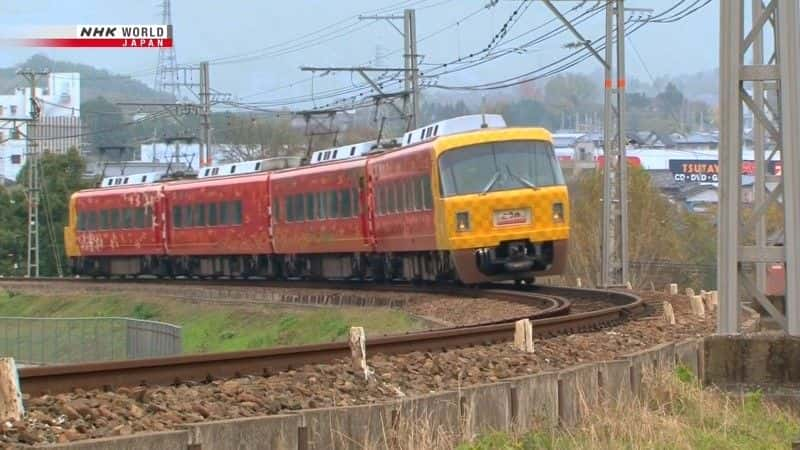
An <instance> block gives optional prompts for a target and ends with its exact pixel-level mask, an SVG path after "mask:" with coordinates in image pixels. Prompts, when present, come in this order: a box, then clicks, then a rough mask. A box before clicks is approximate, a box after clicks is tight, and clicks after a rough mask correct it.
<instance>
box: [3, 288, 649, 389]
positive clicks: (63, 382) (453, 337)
mask: <svg viewBox="0 0 800 450" xmlns="http://www.w3.org/2000/svg"><path fill="white" fill-rule="evenodd" d="M28 281H30V280H28ZM312 284H313V283H312ZM345 284H350V283H345ZM303 285H304V287H309V288H310V287H312V286H310V285H309V284H308V283H303ZM331 285H340V287H341V283H333V284H331V283H326V284H325V286H331ZM319 286H320V284H316V285H315V286H313V287H316V288H319ZM327 288H328V287H326V289H327ZM350 288H352V287H348V289H350ZM354 289H362V288H361V287H359V288H354ZM363 289H365V290H376V291H377V290H391V291H396V292H411V291H412V290H413V291H414V292H425V293H431V292H435V293H447V294H448V295H462V296H464V295H470V296H474V297H483V298H492V299H499V300H505V301H513V302H519V303H525V304H531V303H534V302H535V303H537V304H544V305H548V306H546V307H545V308H543V309H540V310H539V311H538V312H537V313H536V314H534V315H532V316H530V317H529V318H531V319H532V321H533V330H534V336H536V337H540V338H542V337H548V336H555V335H559V334H565V333H574V332H581V331H588V330H594V329H598V328H601V327H604V326H608V325H612V324H615V323H619V322H621V321H623V320H625V319H627V318H628V317H630V316H632V315H635V314H638V313H641V312H642V311H643V310H644V302H643V301H642V300H641V299H640V298H639V297H637V296H635V295H633V294H632V293H630V292H623V291H613V290H593V289H573V288H553V287H547V288H546V289H544V290H543V291H546V293H543V292H537V290H539V289H538V288H537V287H529V288H527V289H521V290H514V289H510V285H489V286H486V287H484V288H482V289H474V288H463V287H455V286H446V287H444V288H442V287H436V286H423V287H419V286H407V287H403V286H396V285H389V286H384V287H379V286H378V285H367V286H364V287H363ZM570 297H573V298H576V297H577V298H579V299H580V298H582V299H586V298H591V299H592V300H593V301H597V300H600V301H603V302H606V303H608V304H610V305H611V306H608V307H605V308H599V309H596V310H592V311H587V312H581V313H577V314H568V312H569V308H570V305H571V303H572V301H576V300H572V301H570V299H569V298H570ZM578 301H579V300H578ZM520 318H522V317H519V318H515V319H511V320H504V321H497V322H493V323H483V324H480V325H471V326H460V327H454V328H447V329H439V330H433V331H421V332H413V333H407V334H403V335H392V336H384V337H378V338H373V339H368V340H367V353H368V354H376V353H381V354H400V353H407V352H413V351H431V352H435V351H443V350H447V349H452V348H458V347H467V346H474V345H485V344H492V343H498V342H504V341H508V340H511V339H513V335H514V321H515V320H518V319H520ZM349 355H350V348H349V346H348V344H347V343H346V342H334V343H326V344H315V345H303V346H297V347H278V348H270V349H262V350H246V351H237V352H226V353H206V354H192V355H182V356H172V357H159V358H148V359H138V360H127V361H111V362H97V363H84V364H74V365H56V366H42V367H26V368H22V369H20V371H19V377H20V383H21V385H22V391H23V392H25V393H27V394H30V395H41V394H45V393H48V394H56V393H63V392H70V391H72V390H74V389H75V388H81V389H98V388H99V389H113V388H114V387H119V386H137V385H164V384H173V383H183V382H204V381H210V380H214V379H222V378H230V377H240V376H245V375H257V376H258V375H266V376H269V375H272V374H275V373H277V372H280V371H284V370H288V369H292V368H297V367H300V366H302V365H305V364H321V363H330V362H333V361H334V360H336V359H339V358H347V357H349Z"/></svg>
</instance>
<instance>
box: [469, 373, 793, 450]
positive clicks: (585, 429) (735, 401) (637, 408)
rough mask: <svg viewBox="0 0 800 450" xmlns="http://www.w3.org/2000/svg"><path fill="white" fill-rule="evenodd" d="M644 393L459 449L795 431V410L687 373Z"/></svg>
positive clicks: (660, 442) (681, 443)
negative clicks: (562, 426)
mask: <svg viewBox="0 0 800 450" xmlns="http://www.w3.org/2000/svg"><path fill="white" fill-rule="evenodd" d="M644 392H645V397H644V398H643V399H641V400H637V401H633V402H628V403H625V404H621V405H618V406H615V407H608V408H598V409H597V410H596V412H595V413H594V414H593V415H592V416H590V417H588V418H587V419H586V420H585V421H584V422H582V424H581V425H580V426H579V427H577V428H575V429H571V430H554V431H540V432H534V433H529V434H526V435H523V436H511V435H509V434H493V435H489V436H484V437H482V438H480V439H478V440H477V441H476V442H473V443H470V444H463V445H462V446H460V447H458V449H459V450H489V449H492V450H495V449H508V450H529V449H530V450H533V449H559V450H561V449H563V450H573V449H575V450H577V449H664V450H666V449H687V450H688V449H691V450H694V449H708V450H717V449H742V450H744V449H747V450H756V449H764V450H767V449H778V448H790V447H791V442H792V441H793V440H794V439H797V438H798V437H800V416H798V415H797V414H796V413H792V412H789V411H787V410H784V409H781V408H778V407H776V406H774V405H773V404H772V403H769V402H766V401H764V399H763V396H762V394H761V393H759V392H755V393H751V394H748V395H747V396H745V397H744V398H741V397H734V396H728V395H724V394H722V393H720V392H718V391H715V390H711V389H701V388H700V386H699V385H698V384H697V382H696V380H695V379H694V378H693V377H692V375H691V374H690V373H688V372H687V371H685V370H683V369H680V368H679V369H678V370H677V375H676V376H664V377H662V378H660V379H656V380H651V381H649V382H648V384H647V386H646V388H645V389H644Z"/></svg>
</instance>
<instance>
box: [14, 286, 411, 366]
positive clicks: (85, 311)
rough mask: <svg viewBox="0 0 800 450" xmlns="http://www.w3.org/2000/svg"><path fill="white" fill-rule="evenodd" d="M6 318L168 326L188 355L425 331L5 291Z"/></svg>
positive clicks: (364, 316) (367, 313) (381, 314)
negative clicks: (361, 330)
mask: <svg viewBox="0 0 800 450" xmlns="http://www.w3.org/2000/svg"><path fill="white" fill-rule="evenodd" d="M0 316H31V317H106V316H119V317H131V318H137V319H147V320H157V321H162V322H168V323H172V324H176V325H180V326H181V327H182V328H183V330H182V332H183V350H184V353H195V352H216V351H233V350H245V349H255V348H265V347H274V346H283V345H301V344H311V343H322V342H331V341H336V340H344V339H346V338H347V334H348V330H349V328H350V327H351V326H363V327H365V330H366V332H367V336H369V335H373V336H377V335H382V334H390V333H402V332H406V331H413V330H420V329H422V328H423V327H424V325H423V324H422V323H421V322H419V321H417V320H416V319H414V318H413V317H412V316H410V315H408V314H406V313H405V312H402V311H397V310H390V309H378V308H354V307H352V308H314V307H293V306H284V305H264V306H263V307H252V306H248V307H238V306H230V305H208V304H202V303H191V302H185V301H179V300H175V299H169V298H161V299H157V298H150V297H145V296H136V295H131V294H115V293H98V294H94V295H88V296H87V295H82V296H78V295H73V294H64V295H55V294H52V295H29V294H25V293H12V294H11V295H9V293H8V292H5V291H3V290H0ZM0 336H2V331H0Z"/></svg>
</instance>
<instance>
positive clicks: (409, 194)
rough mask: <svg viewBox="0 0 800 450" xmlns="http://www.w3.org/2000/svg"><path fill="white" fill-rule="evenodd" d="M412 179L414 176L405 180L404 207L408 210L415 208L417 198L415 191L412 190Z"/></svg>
mask: <svg viewBox="0 0 800 450" xmlns="http://www.w3.org/2000/svg"><path fill="white" fill-rule="evenodd" d="M414 180H415V178H410V179H408V180H406V208H408V210H409V211H415V210H416V209H417V199H416V195H415V194H416V192H415V191H414Z"/></svg>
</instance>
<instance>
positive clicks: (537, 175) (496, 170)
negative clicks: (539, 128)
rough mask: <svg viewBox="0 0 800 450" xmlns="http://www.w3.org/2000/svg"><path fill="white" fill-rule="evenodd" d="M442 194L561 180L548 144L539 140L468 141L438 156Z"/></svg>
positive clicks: (553, 182) (525, 185)
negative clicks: (467, 144) (478, 142)
mask: <svg viewBox="0 0 800 450" xmlns="http://www.w3.org/2000/svg"><path fill="white" fill-rule="evenodd" d="M439 174H440V176H441V179H442V183H441V184H442V196H443V197H450V196H453V195H465V194H485V193H487V192H495V191H505V190H509V189H526V188H528V189H533V190H536V189H538V188H539V187H541V186H553V185H559V184H564V176H563V175H562V173H561V167H560V166H559V165H558V162H557V161H556V158H555V154H554V153H553V148H552V146H551V145H550V144H549V143H547V142H543V141H504V142H490V143H486V144H478V145H471V146H467V147H461V148H457V149H453V150H450V151H447V152H445V153H443V154H442V156H441V157H439Z"/></svg>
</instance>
